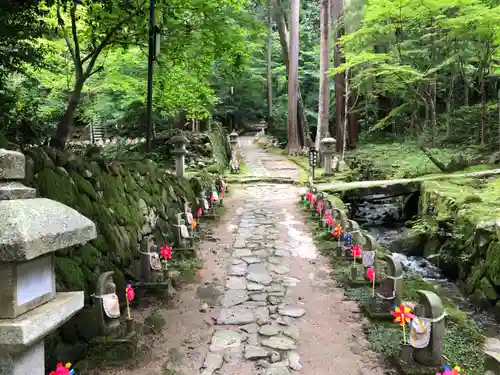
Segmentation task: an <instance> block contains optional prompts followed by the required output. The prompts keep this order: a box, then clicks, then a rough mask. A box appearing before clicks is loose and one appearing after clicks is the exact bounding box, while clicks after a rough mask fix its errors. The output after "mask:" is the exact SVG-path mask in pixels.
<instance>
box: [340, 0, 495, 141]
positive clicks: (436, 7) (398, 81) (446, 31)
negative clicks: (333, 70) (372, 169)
mask: <svg viewBox="0 0 500 375" xmlns="http://www.w3.org/2000/svg"><path fill="white" fill-rule="evenodd" d="M351 3H352V2H351ZM355 3H356V4H353V5H352V6H351V7H348V8H347V15H346V17H348V18H349V17H350V18H353V17H354V18H357V19H361V20H362V23H358V24H357V25H356V26H354V27H352V25H350V27H349V29H348V34H347V35H345V36H344V37H343V38H342V45H343V51H344V53H345V56H346V62H345V64H343V65H342V66H341V67H340V68H339V69H337V71H344V70H346V69H349V70H350V77H351V78H350V82H349V83H350V87H351V89H352V91H353V92H354V93H355V95H359V96H361V97H362V98H363V100H359V101H358V103H357V108H355V109H354V110H355V111H356V113H358V114H359V115H361V116H360V117H362V120H361V122H362V123H363V125H364V128H365V129H366V130H379V129H384V128H386V127H391V133H392V134H393V135H394V134H395V133H399V134H406V135H411V136H416V135H420V136H424V137H426V136H427V137H429V139H430V140H431V141H432V142H433V143H435V142H436V141H437V140H438V137H439V138H440V139H446V140H448V141H449V140H452V139H454V140H455V141H457V140H459V139H460V141H461V142H465V141H467V142H471V141H472V142H476V141H480V142H481V144H483V145H484V144H486V143H489V144H490V145H491V144H492V143H493V142H498V141H500V140H498V139H497V138H498V137H497V133H498V132H497V130H496V128H493V126H494V125H495V126H496V125H497V117H498V115H497V113H498V110H496V114H495V111H494V110H493V111H491V109H494V108H497V104H496V101H497V89H498V75H499V72H500V70H499V65H498V58H499V57H500V49H499V48H498V40H499V39H500V34H499V31H498V27H496V25H497V24H498V22H499V21H500V5H499V4H498V2H485V1H482V0H446V1H441V0H440V1H436V0H424V1H420V2H413V1H410V0H403V1H398V2H387V1H384V0H375V1H370V2H369V3H367V4H366V5H365V6H364V7H363V6H360V5H359V2H357V1H356V2H355ZM434 87H435V89H434ZM434 90H435V94H434V93H433V91H434ZM381 100H385V103H382V102H380V101H381ZM476 104H477V105H476ZM469 105H472V106H471V107H469ZM461 106H463V107H461ZM490 108H491V109H490ZM464 111H465V112H467V113H469V114H470V116H469V118H468V119H467V120H466V121H463V120H462V119H463V118H464V116H463V112H464ZM434 115H435V118H434V117H433V116H434ZM461 121H463V125H462V124H460V122H461ZM388 130H389V129H386V131H388ZM457 130H458V133H457ZM471 130H472V131H471ZM488 136H489V139H488V140H487V137H488Z"/></svg>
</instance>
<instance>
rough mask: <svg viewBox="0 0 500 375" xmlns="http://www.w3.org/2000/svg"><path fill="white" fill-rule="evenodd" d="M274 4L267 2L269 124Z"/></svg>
mask: <svg viewBox="0 0 500 375" xmlns="http://www.w3.org/2000/svg"><path fill="white" fill-rule="evenodd" d="M272 11H273V10H272V4H271V0H268V4H267V12H268V14H267V126H268V127H272V124H273V86H272V61H273V18H272Z"/></svg>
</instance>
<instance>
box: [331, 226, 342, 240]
mask: <svg viewBox="0 0 500 375" xmlns="http://www.w3.org/2000/svg"><path fill="white" fill-rule="evenodd" d="M332 234H333V237H335V238H338V239H339V241H340V236H341V235H342V225H340V224H337V226H336V227H335V228H333V230H332Z"/></svg>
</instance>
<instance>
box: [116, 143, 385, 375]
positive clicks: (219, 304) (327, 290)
mask: <svg viewBox="0 0 500 375" xmlns="http://www.w3.org/2000/svg"><path fill="white" fill-rule="evenodd" d="M240 146H241V148H242V154H243V155H244V158H245V161H246V164H247V165H248V168H249V170H251V171H252V172H251V174H252V175H254V176H272V177H273V176H280V177H283V176H287V177H291V178H294V179H295V178H297V179H298V176H299V173H298V172H297V170H296V168H295V166H294V165H293V164H292V163H290V162H288V161H286V160H284V158H282V157H281V156H279V155H274V154H267V153H265V152H263V151H262V150H260V149H258V148H257V147H256V146H254V144H253V143H252V139H251V138H250V137H242V139H241V140H240ZM232 191H233V193H232V197H231V198H228V199H225V201H224V205H225V206H226V214H225V215H224V217H223V219H222V221H221V223H220V224H219V225H218V227H217V228H215V229H214V234H213V241H214V242H206V243H204V244H203V245H202V247H201V252H202V257H203V259H204V265H203V269H202V270H201V271H200V274H199V277H200V280H198V281H199V283H198V285H195V286H192V287H190V286H188V287H187V288H186V289H185V290H184V291H183V292H182V293H181V295H180V296H179V303H178V304H177V305H176V306H175V308H173V309H168V310H165V309H164V310H161V311H160V312H159V313H160V314H161V315H162V316H163V317H164V318H165V320H166V321H167V324H166V328H165V329H164V331H163V332H162V339H160V340H159V341H158V342H157V343H152V344H151V353H152V359H151V361H150V363H148V364H146V365H145V366H143V367H141V369H139V370H131V371H127V372H123V373H124V374H134V375H135V374H140V373H145V372H141V371H144V370H147V372H146V373H148V374H170V375H174V374H176V375H181V374H182V375H213V374H215V375H289V374H292V373H297V374H304V375H330V374H332V375H333V374H338V375H368V374H370V375H382V374H384V368H383V364H382V363H381V361H380V360H379V358H378V357H377V356H376V355H374V354H373V353H371V352H370V351H369V350H368V349H367V348H366V342H365V340H364V334H363V331H362V322H363V319H364V318H363V316H362V314H360V312H359V310H358V307H357V305H356V304H355V303H353V302H348V301H344V300H343V293H342V290H341V289H339V288H338V287H337V285H336V284H335V282H334V281H333V280H332V279H331V278H330V276H329V273H330V268H329V265H328V262H327V261H326V260H325V259H322V258H321V257H319V256H318V253H317V250H316V248H315V246H314V244H313V241H312V239H311V237H310V235H309V234H308V233H307V229H306V227H305V225H304V224H303V222H302V220H303V219H302V218H301V217H300V214H299V212H298V211H297V208H296V200H297V193H298V188H297V187H294V186H291V185H272V184H267V185H254V186H251V185H244V186H233V187H232ZM202 224H203V222H202ZM167 371H170V372H167Z"/></svg>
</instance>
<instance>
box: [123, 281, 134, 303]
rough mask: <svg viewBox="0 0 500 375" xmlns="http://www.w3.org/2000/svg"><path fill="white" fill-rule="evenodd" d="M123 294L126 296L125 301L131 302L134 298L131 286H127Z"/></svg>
mask: <svg viewBox="0 0 500 375" xmlns="http://www.w3.org/2000/svg"><path fill="white" fill-rule="evenodd" d="M125 294H126V296H127V301H129V302H132V301H133V300H134V298H135V291H134V288H132V285H130V284H127V288H126V289H125Z"/></svg>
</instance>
